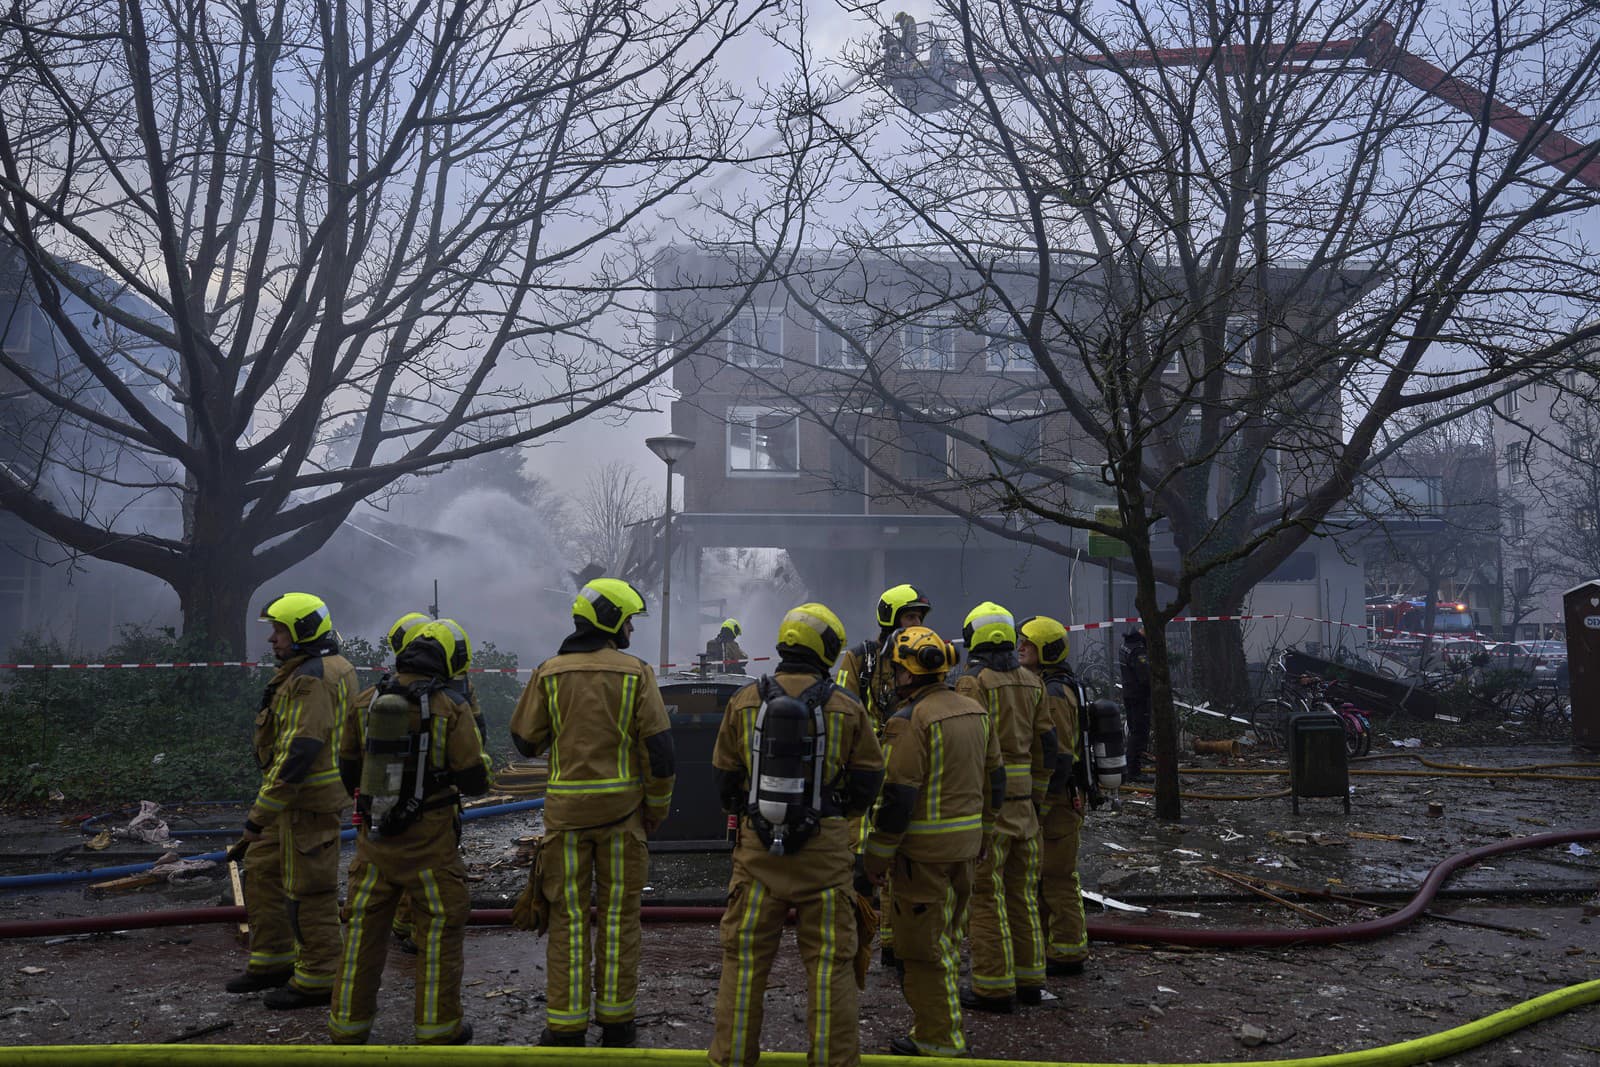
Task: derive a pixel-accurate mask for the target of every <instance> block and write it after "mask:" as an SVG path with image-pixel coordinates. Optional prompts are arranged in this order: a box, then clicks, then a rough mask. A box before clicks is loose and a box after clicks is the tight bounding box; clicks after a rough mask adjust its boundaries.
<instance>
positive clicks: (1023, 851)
mask: <svg viewBox="0 0 1600 1067" xmlns="http://www.w3.org/2000/svg"><path fill="white" fill-rule="evenodd" d="M961 633H962V636H963V637H964V638H965V639H966V642H967V650H968V659H967V668H966V670H965V671H963V672H962V674H961V677H960V678H959V679H958V680H957V682H956V691H957V692H958V693H961V694H962V695H963V696H968V697H971V698H972V699H973V700H976V701H977V702H978V703H979V704H982V705H983V706H984V708H985V709H987V711H988V713H989V721H990V724H991V725H992V726H993V728H994V732H995V734H996V736H997V737H998V738H999V741H1000V755H1001V758H1002V759H1003V760H1004V762H1005V769H1006V796H1005V804H1004V806H1003V807H1002V808H1001V809H1000V813H999V815H998V816H997V817H996V819H995V837H994V847H993V848H991V849H990V850H989V852H988V855H987V856H985V858H984V859H983V861H982V862H980V863H979V864H978V872H977V886H976V889H975V890H974V891H973V894H972V912H971V922H970V927H969V933H970V934H971V938H972V988H971V989H970V990H962V993H961V1002H962V1003H963V1004H965V1005H966V1006H967V1007H969V1008H973V1009H974V1010H977V1011H993V1012H1011V1011H1013V1010H1015V1007H1016V1004H1017V1003H1018V1002H1021V1003H1023V1004H1040V1003H1043V1000H1044V927H1043V926H1042V925H1041V923H1040V921H1039V890H1038V885H1039V860H1040V841H1039V814H1038V812H1039V807H1040V806H1041V805H1042V804H1043V802H1044V795H1045V789H1046V787H1047V786H1048V785H1049V781H1050V775H1051V773H1052V772H1053V771H1054V770H1055V765H1056V756H1057V751H1058V747H1059V744H1058V740H1057V735H1056V731H1055V727H1054V726H1053V725H1052V724H1051V722H1050V712H1049V709H1048V708H1046V707H1045V703H1044V685H1043V684H1042V683H1041V682H1040V681H1039V679H1038V677H1037V676H1036V675H1034V673H1033V672H1032V671H1029V670H1026V669H1025V668H1024V667H1023V666H1022V664H1021V663H1020V662H1018V660H1017V651H1016V649H1017V628H1016V623H1015V622H1014V620H1013V619H1012V616H1011V613H1010V612H1009V611H1007V610H1006V609H1005V608H1003V607H1001V606H1000V605H999V604H996V603H994V602H992V601H985V602H984V603H982V604H979V605H978V606H977V607H975V608H973V609H972V611H971V612H969V613H968V615H967V619H966V624H965V625H964V626H963V627H962V630H961Z"/></svg>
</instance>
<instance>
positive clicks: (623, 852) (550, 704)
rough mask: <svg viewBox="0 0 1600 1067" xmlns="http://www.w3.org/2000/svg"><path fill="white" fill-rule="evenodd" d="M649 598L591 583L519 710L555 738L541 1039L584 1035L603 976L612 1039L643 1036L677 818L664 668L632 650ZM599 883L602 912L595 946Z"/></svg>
mask: <svg viewBox="0 0 1600 1067" xmlns="http://www.w3.org/2000/svg"><path fill="white" fill-rule="evenodd" d="M644 610H645V604H644V598H643V597H642V596H640V595H639V592H638V590H636V589H634V587H633V586H631V585H629V584H628V583H627V582H624V581H622V580H621V579H618V578H596V579H594V580H593V581H591V582H589V583H587V584H586V585H585V586H584V587H583V589H582V590H580V591H579V593H578V597H577V599H576V600H574V601H573V602H572V621H573V626H574V629H573V632H572V633H571V635H569V636H568V637H567V639H566V640H565V641H563V642H562V643H561V648H560V650H559V651H558V652H557V654H556V655H555V656H552V657H551V658H550V659H547V660H545V661H544V662H543V663H541V664H540V665H539V669H538V670H537V671H535V672H534V675H533V677H532V678H531V679H529V681H528V687H527V688H526V689H524V690H523V692H522V697H521V699H520V700H518V701H517V707H516V710H515V711H514V712H513V713H512V716H511V740H512V741H513V742H514V743H515V744H516V746H517V751H519V752H521V753H522V754H523V755H524V756H537V755H539V754H540V753H542V752H544V751H545V750H546V749H549V751H550V778H549V782H548V784H547V785H546V786H545V809H544V825H545V836H544V838H543V840H542V842H541V844H540V850H539V856H538V859H537V861H536V863H537V879H536V880H537V885H536V886H534V887H533V888H534V891H535V892H536V893H538V894H539V895H540V897H541V898H542V901H543V904H544V906H546V907H548V909H549V911H548V915H549V919H548V921H549V933H550V941H549V945H548V948H547V952H546V957H545V959H546V1026H545V1029H544V1032H543V1033H542V1034H541V1035H540V1040H539V1043H540V1044H542V1045H564V1046H573V1047H581V1046H582V1045H583V1044H584V1033H585V1031H586V1030H587V1029H588V1027H589V1015H590V1004H589V1002H590V991H591V987H592V989H593V993H594V998H593V999H594V1016H595V1018H596V1020H598V1022H599V1023H600V1027H601V1044H602V1045H604V1046H606V1047H608V1048H632V1047H633V1045H634V1044H635V1042H636V1039H637V1033H636V1030H635V1026H634V994H635V992H636V991H637V989H638V986H639V896H640V894H641V893H642V892H643V891H644V885H645V878H646V876H647V875H648V874H649V870H650V853H649V850H648V849H647V847H646V845H645V839H646V837H647V836H648V835H649V834H651V833H653V832H654V831H655V829H656V828H657V827H658V826H660V825H661V823H662V822H663V821H664V820H665V819H666V817H667V812H668V810H669V809H670V808H671V806H672V784H673V776H674V773H675V772H674V759H673V752H672V732H671V723H670V722H669V721H668V719H667V711H666V708H665V706H664V705H663V704H662V702H661V691H660V690H659V689H657V688H656V676H655V672H654V671H652V670H651V669H650V665H649V664H647V663H645V662H644V661H643V660H641V659H639V658H638V657H636V656H630V655H628V654H626V653H625V652H623V651H621V650H622V649H625V648H627V647H628V639H629V636H630V635H631V634H632V633H633V617H634V616H635V615H642V614H644ZM591 890H592V891H593V892H594V895H595V898H596V899H597V900H598V902H599V913H600V914H599V920H598V922H599V929H598V931H597V932H596V934H595V941H594V947H593V951H592V953H591V950H590V945H589V898H590V892H591ZM591 959H592V967H593V979H592V981H591V977H590V968H591Z"/></svg>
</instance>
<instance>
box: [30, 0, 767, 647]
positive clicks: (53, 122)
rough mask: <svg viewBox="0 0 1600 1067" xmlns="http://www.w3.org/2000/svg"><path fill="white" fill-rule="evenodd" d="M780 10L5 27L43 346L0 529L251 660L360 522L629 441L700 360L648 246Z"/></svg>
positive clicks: (36, 17) (242, 5)
mask: <svg viewBox="0 0 1600 1067" xmlns="http://www.w3.org/2000/svg"><path fill="white" fill-rule="evenodd" d="M772 6H773V4H772V3H768V2H760V0H758V2H757V3H753V4H737V3H735V2H734V0H689V2H687V3H682V4H668V5H661V4H647V3H641V2H637V0H573V2H571V3H564V4H560V5H551V4H542V3H537V2H534V0H406V2H403V3H400V4H382V3H376V2H372V0H347V2H340V3H323V2H319V0H275V2H274V0H268V2H260V0H236V2H229V0H224V2H220V3H219V2H217V0H172V2H169V3H165V4H161V5H156V6H150V7H147V6H146V5H145V4H144V3H143V2H142V0H48V2H39V3H23V2H18V3H14V4H11V5H9V7H8V9H7V12H6V14H5V17H4V19H3V21H0V76H3V82H0V239H3V240H4V242H5V243H6V246H7V249H9V251H10V255H11V256H12V259H13V262H14V264H16V265H19V266H20V274H21V284H20V285H19V286H18V288H17V290H16V294H17V295H18V296H19V297H20V298H21V299H22V301H23V302H24V304H33V305H36V309H37V314H38V316H40V320H39V321H41V322H42V323H44V324H45V325H47V327H48V329H45V330H40V331H35V332H34V336H33V341H32V343H31V344H30V345H29V346H27V347H26V348H25V349H23V350H18V349H17V348H16V347H14V346H7V348H6V350H5V351H3V352H0V369H3V370H4V371H5V372H7V377H8V379H9V380H10V388H9V392H10V394H11V395H10V397H9V402H10V410H9V414H8V416H7V420H6V421H7V425H8V427H9V428H10V430H11V432H10V433H9V438H10V441H9V446H10V447H9V448H8V452H9V454H8V455H7V456H6V457H5V458H6V463H5V465H4V466H3V467H0V506H4V507H5V508H7V509H8V510H10V511H12V512H14V513H15V514H16V515H18V516H19V517H20V518H22V519H23V520H24V521H25V522H27V523H29V524H31V525H32V526H33V527H35V528H36V529H37V530H39V531H40V532H41V533H42V534H44V535H45V536H47V537H49V538H51V539H54V540H55V541H57V542H59V543H60V544H62V545H64V546H66V547H68V548H69V549H71V550H73V551H76V552H79V553H83V554H87V555H89V556H94V557H97V558H99V559H103V560H108V561H111V562H114V563H119V564H123V565H126V566H129V567H133V568H136V569H138V570H141V571H145V572H148V573H150V574H152V575H155V576H157V577H159V578H161V579H163V580H164V581H166V582H168V583H169V584H171V585H172V586H173V588H174V589H176V590H177V592H178V595H179V599H180V602H181V604H182V609H183V613H184V621H185V627H186V630H188V631H190V632H199V633H204V634H207V635H209V637H210V638H211V639H212V640H214V641H215V642H216V643H217V644H218V645H220V646H222V647H228V648H233V649H237V648H239V647H240V644H241V642H242V639H243V627H244V621H243V620H244V618H245V613H246V607H247V602H248V600H249V598H250V596H251V593H252V592H253V591H254V590H255V589H256V588H257V586H259V585H260V584H261V583H262V582H264V581H265V580H267V579H268V578H270V577H272V576H273V575H276V574H278V573H280V572H282V571H284V570H285V569H286V568H289V567H292V566H293V565H294V563H295V562H296V561H297V560H300V559H302V558H304V557H305V556H306V555H307V554H308V553H310V552H312V551H314V550H315V549H316V548H317V547H319V546H320V545H321V544H322V543H323V542H324V541H325V540H326V539H327V538H328V537H329V536H330V534H331V533H332V532H333V531H334V530H335V529H336V528H337V527H338V526H339V524H340V522H341V521H342V520H343V519H344V518H345V517H346V515H347V514H348V513H349V511H350V509H351V508H352V507H353V506H354V505H355V504H356V503H357V502H359V501H361V500H363V499H367V498H370V497H373V496H374V494H382V493H383V492H384V491H385V490H386V489H387V487H389V486H390V485H391V484H392V483H393V482H394V481H395V479H397V478H399V477H401V476H403V475H406V474H408V473H412V472H416V471H420V470H424V469H427V468H432V467H437V466H439V465H441V464H445V463H449V462H453V461H456V460H460V459H464V458H467V457H470V456H473V455H477V454H480V453H482V452H485V451H489V450H492V449H495V448H500V447H504V446H506V445H511V444H516V443H519V442H525V441H530V440H532V439H534V438H537V437H539V436H541V435H543V434H546V433H549V432H551V431H553V430H556V429H559V428H560V427H562V426H565V425H568V424H570V423H572V422H573V421H575V420H577V419H580V418H584V417H586V416H588V415H590V414H592V413H596V412H605V411H613V412H614V411H619V410H623V409H625V408H626V407H627V405H628V404H629V403H630V401H629V400H628V398H629V397H630V396H632V395H634V394H635V393H636V392H637V391H638V390H640V389H642V388H644V387H646V386H648V385H650V383H652V382H654V381H655V380H656V379H658V377H659V376H660V375H661V374H663V373H664V372H665V371H666V370H667V369H668V368H669V367H670V366H671V364H672V362H673V361H674V360H675V359H677V358H682V357H683V356H684V355H686V354H687V353H688V352H690V351H692V350H693V348H694V345H695V344H696V342H697V338H696V337H695V336H678V337H675V338H673V341H674V347H673V348H672V349H671V350H670V351H668V350H665V349H663V347H662V346H661V345H659V344H658V343H657V342H656V340H655V338H654V335H653V332H652V331H650V330H649V329H648V328H647V326H646V325H645V323H644V315H645V314H646V313H647V311H648V304H649V299H648V294H647V293H646V292H645V286H644V281H643V279H644V278H645V275H646V272H647V271H648V269H649V257H648V255H647V253H646V249H647V247H648V245H649V241H648V240H647V238H648V227H649V226H650V225H651V224H652V222H653V220H654V219H655V218H657V217H659V216H660V215H662V214H664V213H669V212H670V210H671V204H670V203H669V200H670V198H673V197H675V196H677V195H679V194H681V193H682V192H683V191H685V190H688V189H691V188H693V187H694V186H695V185H696V183H697V182H698V181H699V180H700V179H701V178H702V177H703V176H704V175H705V174H706V172H707V170H708V169H709V168H711V167H714V166H716V165H718V164H719V163H720V162H722V161H726V160H729V159H731V158H733V156H734V153H735V150H736V146H737V144H738V142H739V139H740V136H741V134H742V132H743V129H744V126H743V124H742V119H741V115H742V111H743V108H742V104H741V101H740V100H739V99H738V96H737V95H736V94H735V93H734V92H733V91H732V90H731V89H730V88H728V87H727V86H726V85H724V84H722V83H721V82H720V81H719V80H718V77H717V74H716V68H717V63H718V61H719V58H720V57H721V56H722V55H723V53H724V52H725V51H726V50H727V48H728V46H729V44H730V43H731V42H733V41H736V40H740V39H741V38H742V37H743V36H744V35H745V33H746V31H747V30H749V29H750V27H751V26H752V24H753V23H754V22H755V21H756V20H758V19H761V18H763V17H764V16H765V15H766V13H767V12H768V10H769V9H770V8H771V7H772ZM25 313H27V314H32V313H33V312H32V311H31V310H28V309H26V308H25ZM152 507H154V508H155V509H157V510H159V509H161V508H166V509H167V510H168V511H169V512H170V513H171V514H172V515H173V516H174V518H173V519H172V521H171V522H170V523H168V524H166V525H163V524H161V523H160V522H157V521H155V520H154V519H152V518H151V514H152V511H151V509H152Z"/></svg>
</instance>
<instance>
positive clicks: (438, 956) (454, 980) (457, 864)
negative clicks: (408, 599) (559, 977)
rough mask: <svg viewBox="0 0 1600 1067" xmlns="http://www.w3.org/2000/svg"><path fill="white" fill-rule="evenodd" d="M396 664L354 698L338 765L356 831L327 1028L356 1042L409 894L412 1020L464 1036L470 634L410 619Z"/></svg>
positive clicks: (438, 1040)
mask: <svg viewBox="0 0 1600 1067" xmlns="http://www.w3.org/2000/svg"><path fill="white" fill-rule="evenodd" d="M403 641H404V643H403V645H402V647H401V649H400V651H399V653H398V654H397V655H396V657H395V672H394V674H393V676H391V677H386V678H385V679H384V680H383V682H381V683H380V684H379V685H378V686H377V687H375V691H374V692H373V694H372V695H371V696H370V697H369V698H368V700H367V701H366V702H363V703H357V704H352V705H351V707H350V710H349V713H348V714H347V716H346V719H345V725H344V731H343V737H342V740H341V742H340V749H339V775H340V777H341V778H342V779H343V781H344V786H345V789H346V790H348V791H349V792H350V793H352V794H354V795H355V796H356V812H357V819H358V825H359V830H358V832H357V837H356V858H355V861H354V862H353V863H352V864H351V865H350V878H349V912H350V928H349V931H348V933H347V935H346V937H345V945H344V952H343V953H342V954H341V955H340V958H339V975H338V979H337V980H336V981H335V982H334V987H333V1005H332V1009H331V1010H330V1012H329V1014H328V1032H329V1035H330V1037H331V1038H332V1040H333V1043H334V1044H336V1045H361V1044H365V1043H366V1041H367V1035H368V1033H369V1032H370V1031H371V1030H372V1021H373V1017H374V1016H375V1015H376V1014H377V1010H378V987H379V985H380V984H381V983H382V979H383V963H384V957H385V956H386V955H387V953H388V938H387V933H388V931H389V930H390V929H391V924H392V923H393V921H394V911H395V909H396V907H397V905H398V904H399V902H400V899H401V897H402V895H404V896H405V897H407V898H409V899H410V900H411V902H412V908H413V911H414V920H413V921H414V924H415V926H416V927H417V928H418V929H419V930H420V935H419V936H418V937H417V938H416V941H417V966H416V1004H415V1008H414V1011H413V1015H412V1018H413V1022H414V1024H415V1027H416V1042H417V1044H419V1045H464V1044H466V1043H468V1042H469V1041H471V1040H472V1023H471V1022H469V1021H468V1020H466V1019H465V1018H463V1016H462V1011H461V946H462V942H463V940H464V939H465V937H466V928H467V915H468V913H469V912H470V911H471V902H470V900H469V899H468V893H467V871H466V868H465V867H464V866H463V865H462V863H461V855H460V851H459V844H460V841H461V797H462V796H475V795H478V794H482V793H485V792H487V791H488V789H489V774H488V768H487V767H486V765H485V763H484V758H483V737H482V733H481V729H480V727H479V725H478V724H477V723H476V722H475V721H474V717H473V709H472V705H471V702H470V701H469V699H468V696H467V691H466V687H465V686H464V685H463V684H462V682H461V680H462V679H463V678H464V677H465V675H466V672H467V669H468V668H469V667H470V666H471V665H472V643H471V641H470V640H469V639H468V637H467V633H466V631H465V630H464V629H462V628H461V627H460V626H459V625H458V624H456V623H454V622H451V621H449V620H440V621H438V622H426V623H423V624H422V625H420V626H414V627H411V628H409V629H408V630H407V631H406V632H405V633H404V635H403Z"/></svg>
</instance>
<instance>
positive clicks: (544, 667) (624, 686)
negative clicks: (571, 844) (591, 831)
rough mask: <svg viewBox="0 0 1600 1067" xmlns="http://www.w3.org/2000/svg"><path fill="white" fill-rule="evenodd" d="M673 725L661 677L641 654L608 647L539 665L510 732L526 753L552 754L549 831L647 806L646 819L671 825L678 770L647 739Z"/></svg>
mask: <svg viewBox="0 0 1600 1067" xmlns="http://www.w3.org/2000/svg"><path fill="white" fill-rule="evenodd" d="M671 726H672V724H671V722H670V720H669V719H668V718H667V710H666V707H665V706H664V705H663V704H662V702H661V690H660V689H658V688H657V687H656V676H655V672H654V671H653V670H651V669H650V665H649V664H647V663H645V662H644V661H643V660H641V659H639V658H638V657H637V656H630V655H628V654H627V653H625V652H622V651H620V650H618V649H616V648H613V647H610V646H607V647H604V648H600V649H596V650H595V651H593V652H567V653H563V654H561V655H557V656H552V657H551V658H550V659H547V660H545V661H544V662H543V663H541V664H540V665H539V669H538V670H537V671H535V672H534V675H533V677H532V678H531V679H529V680H528V685H527V688H526V689H524V690H523V691H522V697H521V699H520V700H518V701H517V707H516V710H515V711H514V712H513V713H512V715H511V733H512V735H513V736H514V738H515V739H516V740H517V742H518V748H520V749H521V750H522V751H524V752H542V751H544V750H545V749H546V748H548V749H549V752H550V774H549V778H548V780H547V784H546V786H545V808H544V824H545V826H546V828H548V829H551V830H582V829H587V828H589V827H592V826H606V825H609V824H610V823H614V822H619V821H621V820H622V819H625V818H627V817H628V815H629V814H631V813H632V812H633V811H634V809H636V808H638V807H639V806H640V805H641V804H643V805H644V806H645V810H646V818H647V819H648V820H651V821H654V822H660V821H661V820H663V819H665V818H666V816H667V812H668V810H669V809H670V808H671V806H672V786H673V781H674V773H673V768H672V766H671V763H670V759H669V760H668V761H667V762H666V763H665V765H657V760H656V759H655V758H654V757H653V755H652V753H650V752H647V748H648V746H647V745H646V741H647V740H648V739H649V738H651V737H654V736H655V735H657V734H662V733H666V732H667V731H669V730H670V729H671ZM668 752H669V753H670V749H668Z"/></svg>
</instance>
